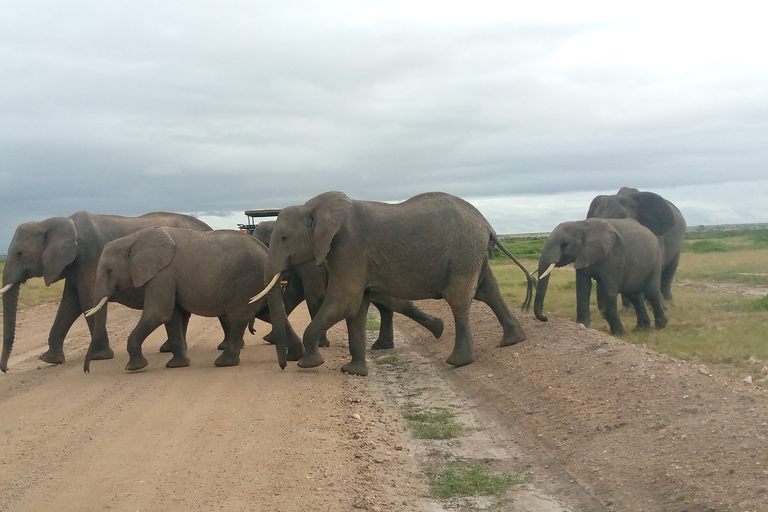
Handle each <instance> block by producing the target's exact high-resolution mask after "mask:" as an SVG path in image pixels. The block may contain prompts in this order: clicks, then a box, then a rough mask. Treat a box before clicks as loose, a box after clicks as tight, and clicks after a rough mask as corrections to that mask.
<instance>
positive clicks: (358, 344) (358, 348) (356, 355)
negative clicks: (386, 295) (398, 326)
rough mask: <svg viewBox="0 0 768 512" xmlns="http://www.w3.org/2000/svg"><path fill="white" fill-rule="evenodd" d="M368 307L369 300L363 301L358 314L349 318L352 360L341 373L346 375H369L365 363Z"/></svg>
mask: <svg viewBox="0 0 768 512" xmlns="http://www.w3.org/2000/svg"><path fill="white" fill-rule="evenodd" d="M368 306H369V302H368V300H367V299H363V301H362V303H361V304H360V309H359V310H358V311H357V313H356V314H355V315H353V316H351V317H350V318H347V334H348V336H349V355H350V356H352V360H351V361H350V362H348V363H347V364H345V365H344V366H342V367H341V371H342V372H344V373H351V374H354V375H361V376H363V377H365V376H366V375H368V364H367V363H366V362H365V321H366V319H367V317H368ZM390 314H391V311H390Z"/></svg>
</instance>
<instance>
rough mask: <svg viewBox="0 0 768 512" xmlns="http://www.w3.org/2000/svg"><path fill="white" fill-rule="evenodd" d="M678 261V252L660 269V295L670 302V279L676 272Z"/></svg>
mask: <svg viewBox="0 0 768 512" xmlns="http://www.w3.org/2000/svg"><path fill="white" fill-rule="evenodd" d="M679 263H680V252H678V253H677V254H676V255H675V257H674V258H672V259H671V260H670V261H669V263H667V265H666V266H665V267H664V268H663V269H661V295H662V297H664V300H666V301H667V302H672V279H673V278H674V277H675V272H677V265H678V264H679Z"/></svg>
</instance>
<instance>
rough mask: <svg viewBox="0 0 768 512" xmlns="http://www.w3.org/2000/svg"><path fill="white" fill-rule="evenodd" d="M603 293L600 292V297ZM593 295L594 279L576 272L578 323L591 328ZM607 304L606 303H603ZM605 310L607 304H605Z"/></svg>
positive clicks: (583, 273)
mask: <svg viewBox="0 0 768 512" xmlns="http://www.w3.org/2000/svg"><path fill="white" fill-rule="evenodd" d="M601 293H602V292H598V296H600V294H601ZM591 295H592V277H591V276H590V275H589V274H587V273H585V272H579V271H578V270H577V271H576V322H577V323H580V324H583V325H584V326H585V327H589V323H590V315H589V303H590V296H591ZM603 302H605V301H603ZM603 308H604V309H605V304H603Z"/></svg>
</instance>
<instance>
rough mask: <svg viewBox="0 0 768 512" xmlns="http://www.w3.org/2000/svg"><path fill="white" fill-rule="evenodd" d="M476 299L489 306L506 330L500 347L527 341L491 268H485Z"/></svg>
mask: <svg viewBox="0 0 768 512" xmlns="http://www.w3.org/2000/svg"><path fill="white" fill-rule="evenodd" d="M475 298H476V299H477V300H479V301H482V302H485V303H486V304H488V306H489V307H490V308H491V310H492V311H493V314H494V315H496V318H497V319H498V320H499V323H500V324H501V327H502V329H503V330H504V337H503V338H502V339H501V342H500V343H499V346H500V347H506V346H509V345H514V344H515V343H519V342H521V341H523V340H524V339H525V331H524V330H523V326H522V324H521V323H520V320H518V319H517V317H515V315H513V314H512V311H511V310H510V309H509V306H508V305H507V303H506V302H505V301H504V298H503V297H502V296H501V291H500V290H499V284H498V282H496V277H495V276H494V275H493V272H492V271H491V269H490V267H485V269H484V270H483V273H482V275H481V277H480V283H479V284H478V286H477V291H476V292H475Z"/></svg>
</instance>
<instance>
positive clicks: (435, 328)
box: [427, 318, 445, 339]
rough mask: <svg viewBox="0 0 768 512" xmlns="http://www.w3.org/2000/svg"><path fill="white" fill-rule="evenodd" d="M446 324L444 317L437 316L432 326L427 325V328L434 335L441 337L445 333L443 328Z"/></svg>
mask: <svg viewBox="0 0 768 512" xmlns="http://www.w3.org/2000/svg"><path fill="white" fill-rule="evenodd" d="M444 326H445V325H444V323H443V319H442V318H435V319H434V320H433V321H432V322H431V325H430V327H427V329H429V332H431V333H432V336H434V337H435V338H438V339H440V336H442V335H443V328H444Z"/></svg>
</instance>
